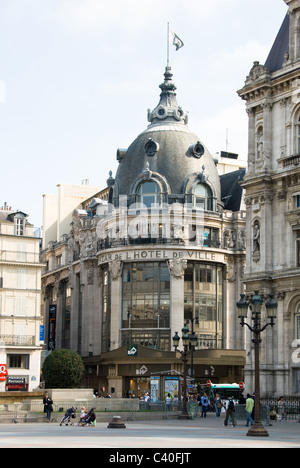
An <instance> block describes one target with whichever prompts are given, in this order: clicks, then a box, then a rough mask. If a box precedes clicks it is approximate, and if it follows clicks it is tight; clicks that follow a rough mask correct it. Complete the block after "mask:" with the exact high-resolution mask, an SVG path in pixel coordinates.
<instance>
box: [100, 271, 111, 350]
mask: <svg viewBox="0 0 300 468" xmlns="http://www.w3.org/2000/svg"><path fill="white" fill-rule="evenodd" d="M102 274H103V277H102V278H103V281H102V311H103V312H102V352H103V353H106V352H108V351H109V350H110V324H111V307H110V304H111V302H110V295H111V278H110V273H109V269H108V267H105V268H104V269H103V273H102Z"/></svg>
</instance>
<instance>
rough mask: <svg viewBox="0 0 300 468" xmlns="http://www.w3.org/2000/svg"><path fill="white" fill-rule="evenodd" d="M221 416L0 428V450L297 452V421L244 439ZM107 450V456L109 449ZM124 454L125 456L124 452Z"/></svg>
mask: <svg viewBox="0 0 300 468" xmlns="http://www.w3.org/2000/svg"><path fill="white" fill-rule="evenodd" d="M223 420H224V418H220V419H218V420H217V419H216V418H215V416H214V415H208V417H207V419H206V420H204V419H200V418H197V419H195V420H192V421H180V420H177V419H176V420H157V421H125V423H126V426H127V427H126V429H108V428H107V425H108V424H107V422H101V420H99V421H97V426H96V427H78V426H76V425H75V426H73V427H66V426H63V427H60V426H59V424H58V423H50V424H44V423H41V424H1V425H0V448H103V449H104V448H105V449H107V450H106V451H105V454H106V457H108V456H109V454H110V453H112V454H113V453H116V450H115V449H118V453H119V456H120V455H122V448H123V449H127V450H128V449H132V453H135V451H134V450H133V449H137V450H138V449H140V450H141V449H147V448H155V449H159V450H160V451H162V450H163V449H174V450H175V451H176V452H184V453H185V452H187V451H188V449H197V448H198V449H199V448H244V447H245V448H247V447H248V448H300V424H299V422H295V421H293V422H285V421H283V422H281V423H274V424H273V426H272V427H268V428H267V429H268V431H269V434H270V437H269V438H264V439H256V438H250V437H246V433H247V428H246V427H245V426H244V425H242V424H241V423H240V425H238V426H237V427H235V428H233V427H231V426H229V427H224V426H223ZM109 449H111V452H110V450H109ZM124 453H125V452H124Z"/></svg>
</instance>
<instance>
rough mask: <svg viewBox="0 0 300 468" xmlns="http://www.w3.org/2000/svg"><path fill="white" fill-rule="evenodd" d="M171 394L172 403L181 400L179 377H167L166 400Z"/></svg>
mask: <svg viewBox="0 0 300 468" xmlns="http://www.w3.org/2000/svg"><path fill="white" fill-rule="evenodd" d="M168 393H170V395H171V398H172V401H178V399H179V379H178V377H165V398H166V397H167V396H168Z"/></svg>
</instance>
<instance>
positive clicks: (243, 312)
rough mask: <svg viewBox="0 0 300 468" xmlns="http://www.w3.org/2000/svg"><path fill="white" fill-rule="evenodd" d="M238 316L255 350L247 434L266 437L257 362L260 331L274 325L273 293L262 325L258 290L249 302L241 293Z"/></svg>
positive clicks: (266, 305) (274, 302) (261, 301)
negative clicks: (252, 403) (252, 404)
mask: <svg viewBox="0 0 300 468" xmlns="http://www.w3.org/2000/svg"><path fill="white" fill-rule="evenodd" d="M236 305H237V309H238V317H239V318H240V319H241V325H242V327H244V326H247V327H248V328H249V330H250V331H251V332H252V333H253V339H252V343H253V344H254V350H255V407H254V424H253V426H252V427H251V429H250V430H249V431H248V433H247V436H252V437H268V436H269V433H268V431H267V430H266V429H265V428H264V426H263V424H262V422H261V414H260V369H259V366H260V363H259V349H260V343H261V341H262V340H261V333H262V332H263V331H264V330H265V329H266V328H267V327H269V326H271V327H274V325H275V319H276V312H277V308H278V304H277V302H276V301H275V299H274V295H272V294H270V295H269V298H268V300H267V301H266V302H265V308H266V312H267V319H268V320H269V321H268V322H267V323H266V324H265V325H262V305H263V298H262V297H261V296H260V295H259V291H255V294H254V296H252V297H251V299H250V302H248V301H247V299H246V296H245V294H241V298H240V300H239V302H237V304H236ZM249 308H250V310H251V313H252V316H251V320H252V325H249V324H248V323H247V322H246V319H247V316H248V310H249Z"/></svg>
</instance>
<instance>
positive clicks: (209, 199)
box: [194, 184, 213, 211]
mask: <svg viewBox="0 0 300 468" xmlns="http://www.w3.org/2000/svg"><path fill="white" fill-rule="evenodd" d="M194 206H195V207H199V208H202V209H204V210H206V211H213V196H212V191H211V189H210V188H209V186H208V185H207V184H198V185H196V187H195V190H194Z"/></svg>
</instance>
